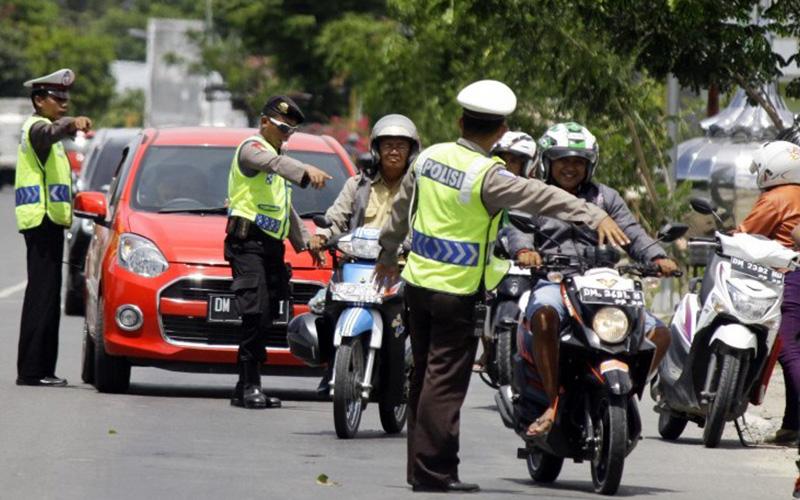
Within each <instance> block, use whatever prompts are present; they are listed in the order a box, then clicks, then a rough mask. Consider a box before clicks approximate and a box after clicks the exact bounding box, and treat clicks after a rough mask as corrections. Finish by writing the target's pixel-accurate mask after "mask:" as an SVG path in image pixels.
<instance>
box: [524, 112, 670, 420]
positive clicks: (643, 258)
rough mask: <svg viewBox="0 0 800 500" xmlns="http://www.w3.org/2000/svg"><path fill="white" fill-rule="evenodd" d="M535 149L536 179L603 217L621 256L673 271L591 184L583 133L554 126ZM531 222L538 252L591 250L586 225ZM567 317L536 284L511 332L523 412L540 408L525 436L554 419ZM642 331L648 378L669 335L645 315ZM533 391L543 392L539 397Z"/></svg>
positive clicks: (548, 290)
mask: <svg viewBox="0 0 800 500" xmlns="http://www.w3.org/2000/svg"><path fill="white" fill-rule="evenodd" d="M539 148H540V150H541V155H542V159H541V164H542V168H541V173H542V177H543V179H542V180H544V181H545V182H547V183H548V184H553V185H555V186H558V187H560V188H561V189H564V190H565V191H567V192H569V193H571V194H573V195H575V196H577V197H578V198H581V199H583V200H586V201H588V202H591V203H594V204H595V205H597V206H598V207H600V208H601V209H603V210H605V211H606V212H608V214H609V215H610V216H611V217H612V218H613V219H614V221H615V222H616V223H617V224H618V225H619V227H620V228H622V230H623V231H624V232H625V235H626V236H627V237H628V238H629V239H630V241H631V242H630V245H629V246H628V247H627V252H628V254H629V255H630V256H631V257H632V258H634V259H635V260H637V261H640V262H653V263H654V264H656V265H657V266H658V268H659V271H660V274H661V275H663V276H670V275H672V274H673V273H674V272H675V271H677V269H678V266H677V264H676V263H675V261H674V260H672V259H670V258H668V257H667V255H666V253H665V252H664V250H663V249H662V248H661V247H660V246H659V245H657V244H655V243H654V241H653V239H652V238H650V236H648V235H647V233H646V232H645V231H644V229H643V228H642V227H641V226H640V225H639V223H638V222H637V221H636V219H635V218H634V216H633V214H632V213H631V211H630V209H629V208H628V206H627V204H626V203H625V201H624V200H623V199H622V197H621V196H620V195H619V193H618V192H617V191H615V190H614V189H612V188H610V187H609V186H606V185H605V184H601V183H599V182H596V181H593V180H592V176H593V175H594V173H595V171H596V170H597V165H598V162H599V148H598V144H597V140H596V138H595V137H594V135H592V133H591V132H589V130H587V129H586V128H585V127H583V126H582V125H580V124H578V123H574V122H566V123H559V124H557V125H554V126H553V127H550V128H549V129H548V130H547V131H546V132H545V134H544V135H543V136H542V137H541V139H539ZM536 222H537V226H539V229H540V232H541V233H542V234H541V235H539V234H537V235H534V238H535V241H536V244H537V249H538V251H541V252H547V251H548V250H549V251H554V250H555V251H557V252H558V253H561V254H573V255H580V254H581V252H582V251H583V249H584V248H585V247H590V246H597V241H598V240H597V233H596V232H595V231H593V230H591V229H589V228H588V227H586V226H580V227H578V226H572V225H569V224H566V223H564V222H562V221H559V220H556V219H552V218H548V217H538V218H537V220H536ZM539 236H546V237H541V238H540V237H539ZM567 318H568V315H567V310H566V307H565V306H564V304H563V302H562V299H561V293H560V285H559V284H558V283H553V282H550V281H547V280H540V281H539V282H538V283H537V284H536V287H535V289H534V291H533V293H532V295H531V299H530V302H529V303H528V308H527V310H526V312H525V325H526V326H527V328H520V330H519V331H518V333H517V350H518V352H519V353H520V356H521V357H522V359H523V360H524V365H523V366H524V373H525V378H526V379H527V380H526V382H527V383H525V384H521V385H523V386H524V389H523V394H522V400H523V408H526V409H528V410H529V411H530V412H531V413H533V412H536V413H539V411H536V410H535V408H537V407H538V408H541V407H542V406H546V408H545V410H544V412H542V413H541V415H540V416H539V417H538V418H537V419H536V420H534V421H533V422H532V423H531V424H530V426H529V427H528V430H527V431H526V434H527V435H528V436H538V435H543V434H545V433H547V432H548V431H549V430H550V428H551V427H552V425H553V422H554V420H555V416H556V411H557V406H558V391H559V383H558V349H559V332H560V329H561V324H562V323H563V322H564V321H566V320H567ZM645 331H646V332H647V334H646V335H647V338H648V339H649V340H650V341H652V342H653V343H654V344H655V346H656V350H655V354H654V356H653V362H652V365H651V373H652V372H653V370H655V368H656V367H657V366H658V363H659V362H660V361H661V359H662V357H663V356H664V354H666V351H667V348H668V347H669V342H670V333H669V329H667V328H666V327H665V326H664V324H663V323H662V322H661V321H659V320H658V319H657V318H656V317H655V316H653V315H652V314H650V313H649V312H648V313H647V314H646V321H645ZM539 388H542V389H543V390H544V394H542V392H541V391H540V390H539Z"/></svg>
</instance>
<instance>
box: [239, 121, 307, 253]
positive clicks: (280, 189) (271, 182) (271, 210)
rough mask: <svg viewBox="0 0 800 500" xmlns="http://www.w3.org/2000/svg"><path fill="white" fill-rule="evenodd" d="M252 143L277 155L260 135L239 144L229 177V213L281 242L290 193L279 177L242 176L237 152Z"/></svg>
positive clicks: (267, 175)
mask: <svg viewBox="0 0 800 500" xmlns="http://www.w3.org/2000/svg"><path fill="white" fill-rule="evenodd" d="M251 141H256V142H258V143H259V144H261V145H262V146H263V147H264V148H266V149H267V150H268V151H271V152H273V153H275V154H278V152H277V151H275V148H273V147H272V145H271V144H270V143H268V142H267V141H266V140H265V139H264V138H263V137H262V136H261V135H254V136H253V137H250V138H248V139H245V140H244V141H243V142H242V143H241V144H239V147H238V148H236V154H234V156H233V162H232V163H231V171H230V174H228V199H229V200H230V205H229V206H230V208H229V213H230V215H233V216H237V217H243V218H245V219H247V220H249V221H252V222H254V223H255V224H256V225H257V226H258V227H259V228H261V230H262V231H264V232H265V233H267V234H268V235H270V236H272V237H273V238H275V239H278V240H283V239H285V238H286V236H287V235H288V234H289V207H290V205H291V203H292V190H291V188H290V187H289V183H288V182H286V180H285V179H284V178H283V177H281V176H280V175H276V174H267V173H266V172H259V173H258V174H257V175H254V176H253V177H247V176H246V175H244V174H243V173H242V171H241V170H240V169H239V151H240V150H241V149H242V146H244V145H245V144H247V143H249V142H251Z"/></svg>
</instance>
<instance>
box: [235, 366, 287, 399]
mask: <svg viewBox="0 0 800 500" xmlns="http://www.w3.org/2000/svg"><path fill="white" fill-rule="evenodd" d="M242 366H243V368H244V370H243V371H244V384H243V387H242V406H243V407H244V408H250V409H259V410H260V409H263V408H280V407H281V400H280V399H278V398H276V397H273V396H266V395H264V393H263V392H261V371H260V369H259V368H260V367H259V363H258V361H249V362H244V363H242Z"/></svg>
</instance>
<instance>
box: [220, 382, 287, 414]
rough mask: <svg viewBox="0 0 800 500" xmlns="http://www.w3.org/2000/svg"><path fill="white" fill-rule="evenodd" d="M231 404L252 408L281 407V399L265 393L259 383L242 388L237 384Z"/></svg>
mask: <svg viewBox="0 0 800 500" xmlns="http://www.w3.org/2000/svg"><path fill="white" fill-rule="evenodd" d="M231 405H232V406H238V407H240V408H248V409H251V410H261V409H264V408H280V407H281V400H280V399H278V398H276V397H273V396H266V395H264V393H263V392H261V387H258V386H257V385H249V386H245V387H244V388H243V389H240V386H239V384H236V389H234V391H233V397H232V398H231Z"/></svg>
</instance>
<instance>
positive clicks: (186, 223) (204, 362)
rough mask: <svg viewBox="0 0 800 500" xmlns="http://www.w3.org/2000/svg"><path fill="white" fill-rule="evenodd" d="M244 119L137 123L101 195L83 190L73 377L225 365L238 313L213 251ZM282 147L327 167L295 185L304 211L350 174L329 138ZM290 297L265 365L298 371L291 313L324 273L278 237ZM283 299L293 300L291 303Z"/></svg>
mask: <svg viewBox="0 0 800 500" xmlns="http://www.w3.org/2000/svg"><path fill="white" fill-rule="evenodd" d="M255 133H256V131H255V130H252V129H219V128H175V129H161V130H154V129H146V130H144V131H143V132H142V133H141V134H140V136H139V140H138V141H134V143H133V145H131V146H129V148H127V151H126V154H125V155H124V157H123V160H122V161H121V163H120V165H119V167H118V170H117V173H116V176H115V178H114V181H113V182H112V184H111V187H110V189H109V192H108V194H107V195H106V194H103V193H99V192H82V193H78V195H77V196H76V197H75V213H76V215H77V216H79V217H88V218H91V219H93V220H94V221H95V233H94V234H95V237H94V238H93V240H92V242H91V244H90V246H89V250H88V254H87V256H86V322H85V327H84V341H83V363H82V374H81V378H82V379H83V380H84V382H87V383H93V384H94V385H95V386H96V387H97V389H98V390H99V391H100V392H124V391H126V390H127V389H128V386H129V384H130V374H131V366H132V365H136V366H157V367H163V368H168V369H172V370H181V371H203V372H209V371H212V372H229V373H234V372H235V363H236V350H237V345H238V339H239V328H238V324H239V322H240V320H239V316H238V313H237V311H236V301H235V300H233V295H232V293H231V291H230V285H231V282H232V278H231V269H230V266H229V265H228V263H227V262H226V261H225V260H224V258H223V240H224V237H225V222H226V213H227V210H226V208H225V201H226V198H227V186H228V173H229V171H230V165H231V160H232V158H233V154H234V151H235V150H236V147H237V145H238V144H239V143H240V142H241V141H242V140H243V139H245V138H247V137H249V136H252V135H253V134H255ZM285 149H286V152H287V154H289V155H290V156H292V157H294V158H297V159H298V160H301V161H303V162H306V163H309V164H313V165H316V166H317V167H319V168H322V169H323V170H325V171H326V172H327V173H328V174H330V175H331V176H332V177H333V180H332V181H329V182H328V184H327V185H326V186H325V188H324V189H322V190H319V191H317V190H313V189H311V188H309V189H300V188H297V187H296V188H294V189H293V204H294V207H295V209H296V210H297V212H298V213H299V214H300V215H301V217H304V219H307V220H306V221H305V222H306V224H307V225H308V227H309V229H310V230H311V228H312V226H313V224H312V222H311V220H310V218H311V216H313V215H314V214H317V213H321V212H324V211H325V210H326V209H327V208H328V207H329V206H330V205H331V204H333V201H334V200H335V198H336V196H337V195H338V193H339V191H340V190H341V188H342V186H343V185H344V182H345V181H346V180H347V178H348V177H349V176H351V175H353V173H354V168H353V165H352V164H351V162H350V160H349V158H348V156H347V154H346V153H345V151H344V149H343V148H342V147H341V146H340V145H339V144H338V143H337V142H336V141H335V140H334V139H333V138H331V137H328V136H313V135H308V134H302V133H297V134H294V135H292V136H291V139H290V140H289V142H288V143H287V144H286V146H285ZM286 260H287V261H288V262H289V263H290V264H291V267H292V287H291V296H292V301H291V303H290V304H287V306H288V307H286V308H285V309H284V310H285V311H286V312H287V313H286V314H284V315H283V317H282V318H281V320H278V321H277V322H276V324H275V325H274V326H273V328H272V330H271V331H270V332H269V337H268V340H267V353H268V359H267V362H266V363H265V365H264V367H263V372H264V373H265V374H303V373H304V372H305V373H307V369H306V368H305V365H304V364H303V363H302V362H301V361H300V360H298V359H296V358H295V357H294V356H292V354H291V353H290V352H289V349H288V347H287V343H286V322H287V321H288V319H289V314H291V313H292V312H293V313H294V314H299V313H301V312H304V311H306V310H307V308H308V306H307V302H308V300H309V299H311V298H312V297H313V296H314V295H315V294H316V293H317V291H319V290H320V289H322V288H323V287H324V286H325V285H326V284H327V282H328V280H329V279H330V275H331V269H330V267H325V268H321V269H318V268H315V267H314V266H313V265H312V262H311V257H310V256H309V255H308V253H307V252H303V253H301V254H297V253H295V252H294V251H293V250H292V248H291V245H289V244H288V242H287V250H286ZM292 309H293V311H292Z"/></svg>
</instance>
